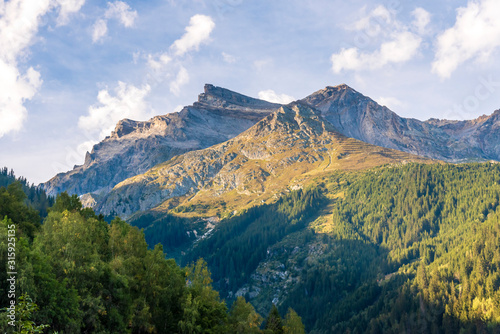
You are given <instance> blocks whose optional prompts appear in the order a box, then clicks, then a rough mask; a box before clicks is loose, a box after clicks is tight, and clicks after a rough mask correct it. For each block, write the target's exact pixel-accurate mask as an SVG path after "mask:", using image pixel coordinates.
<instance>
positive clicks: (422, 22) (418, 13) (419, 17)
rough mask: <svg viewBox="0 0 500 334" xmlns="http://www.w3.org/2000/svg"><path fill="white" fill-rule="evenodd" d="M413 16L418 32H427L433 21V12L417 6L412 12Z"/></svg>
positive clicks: (413, 23) (421, 33)
mask: <svg viewBox="0 0 500 334" xmlns="http://www.w3.org/2000/svg"><path fill="white" fill-rule="evenodd" d="M411 15H412V16H413V22H412V25H413V26H414V27H415V29H416V30H417V32H418V33H419V34H420V35H423V34H425V33H426V32H427V26H428V25H429V23H430V22H431V14H430V13H429V12H428V11H426V10H425V9H423V8H420V7H418V8H415V10H414V11H413V12H411Z"/></svg>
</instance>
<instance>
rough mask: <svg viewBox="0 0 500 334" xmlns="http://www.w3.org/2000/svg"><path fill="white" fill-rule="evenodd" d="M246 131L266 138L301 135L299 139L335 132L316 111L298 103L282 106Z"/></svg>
mask: <svg viewBox="0 0 500 334" xmlns="http://www.w3.org/2000/svg"><path fill="white" fill-rule="evenodd" d="M248 131H250V132H251V133H252V134H253V135H256V136H267V135H269V134H270V133H280V135H287V134H292V133H301V134H302V135H301V137H304V138H305V137H313V136H321V135H322V134H323V133H324V132H325V131H326V132H337V131H336V129H335V128H334V127H333V126H332V125H331V124H330V123H329V122H327V121H325V120H324V119H323V117H321V115H320V114H319V112H318V111H316V110H314V109H313V108H311V107H310V106H308V105H306V104H303V103H300V102H299V103H297V102H293V103H291V104H289V105H287V106H282V107H281V108H279V109H278V110H277V111H275V112H274V113H272V114H270V115H269V116H267V117H266V118H264V119H263V120H261V121H260V122H259V123H257V124H256V125H255V126H254V127H252V128H250V129H249V130H248Z"/></svg>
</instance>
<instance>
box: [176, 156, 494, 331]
mask: <svg viewBox="0 0 500 334" xmlns="http://www.w3.org/2000/svg"><path fill="white" fill-rule="evenodd" d="M499 196H500V166H499V165H498V164H490V163H486V164H464V165H440V164H432V165H422V164H408V165H403V166H386V167H382V168H376V169H373V170H371V171H365V172H358V173H341V172H339V173H334V174H330V175H327V176H325V177H323V178H318V179H317V180H316V183H315V184H314V185H312V186H310V187H309V188H307V189H304V190H300V191H297V192H292V193H291V194H290V195H288V196H286V197H284V198H282V199H280V200H279V201H278V202H277V203H276V204H274V205H265V206H261V207H258V208H254V209H251V210H248V211H246V212H245V213H243V214H242V215H239V216H237V217H234V218H231V219H229V220H227V221H223V222H221V223H220V224H219V225H218V226H217V227H216V228H215V230H214V231H213V232H212V234H211V236H210V237H209V238H204V239H201V240H199V241H198V242H197V243H195V246H194V247H193V249H192V250H191V251H190V252H189V253H188V254H187V255H186V256H185V259H187V260H192V259H194V258H196V257H197V256H199V255H202V254H203V256H204V258H205V259H206V260H207V262H208V265H209V268H210V269H211V270H212V272H213V273H214V279H215V283H216V285H215V286H216V287H217V288H218V289H219V291H220V292H221V293H222V295H223V296H225V297H227V298H230V299H231V298H234V296H238V295H243V296H246V298H247V299H249V300H250V301H251V302H252V303H253V304H254V305H255V306H256V308H257V310H258V311H260V312H267V311H268V310H269V300H273V302H275V303H277V305H278V308H279V309H280V310H282V311H284V310H286V309H287V308H288V307H293V308H294V309H295V310H297V312H298V314H300V315H301V316H302V317H303V319H304V321H305V324H306V327H307V328H308V329H309V330H311V332H313V333H332V332H338V333H344V332H351V333H372V332H373V333H403V332H407V333H410V332H411V333H413V332H429V333H432V332H434V333H442V332H443V333H444V332H447V333H458V332H464V333H487V332H491V333H497V332H499V331H500V327H499V324H500V291H499V288H500V225H499V221H500V220H499V216H500V210H499V209H498V204H499Z"/></svg>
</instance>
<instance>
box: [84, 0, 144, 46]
mask: <svg viewBox="0 0 500 334" xmlns="http://www.w3.org/2000/svg"><path fill="white" fill-rule="evenodd" d="M136 18H137V11H135V10H134V11H133V10H132V9H131V8H130V6H129V5H128V4H127V3H125V2H123V1H115V2H108V8H107V9H106V12H105V13H104V18H100V19H98V20H97V21H96V22H95V23H94V28H93V31H92V42H94V43H97V42H100V41H102V40H103V38H104V37H105V36H106V34H107V33H108V20H110V19H115V20H118V21H119V22H120V23H121V24H122V25H123V26H124V27H127V28H130V27H133V26H134V22H135V19H136Z"/></svg>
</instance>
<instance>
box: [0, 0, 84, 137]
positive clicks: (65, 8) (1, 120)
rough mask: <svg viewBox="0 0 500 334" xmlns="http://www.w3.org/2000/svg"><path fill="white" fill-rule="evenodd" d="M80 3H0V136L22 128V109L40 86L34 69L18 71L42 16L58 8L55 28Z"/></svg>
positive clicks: (28, 0)
mask: <svg viewBox="0 0 500 334" xmlns="http://www.w3.org/2000/svg"><path fill="white" fill-rule="evenodd" d="M83 2H84V1H81V0H74V1H72V0H67V1H64V0H59V1H55V0H10V1H3V0H0V46H1V47H0V73H1V75H0V137H3V136H4V135H5V134H7V133H9V132H12V131H18V130H20V129H21V127H22V124H23V122H24V121H25V120H26V118H27V115H28V111H27V109H26V107H25V106H24V103H25V102H26V101H27V100H30V99H32V98H33V97H34V96H35V94H36V93H37V91H38V89H39V88H40V86H41V84H42V80H41V78H40V73H39V72H37V71H36V70H35V69H33V67H29V68H28V69H27V70H21V69H20V67H19V61H20V60H25V59H26V57H27V54H28V49H29V47H30V46H31V45H32V43H33V41H34V39H35V36H36V34H37V32H38V28H39V26H40V25H41V24H42V17H43V16H44V15H45V14H47V13H48V12H49V11H51V10H53V9H56V8H59V17H58V19H57V23H58V25H61V24H64V20H66V19H67V17H68V15H69V14H71V13H74V12H76V11H78V10H79V9H80V7H81V5H83Z"/></svg>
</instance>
